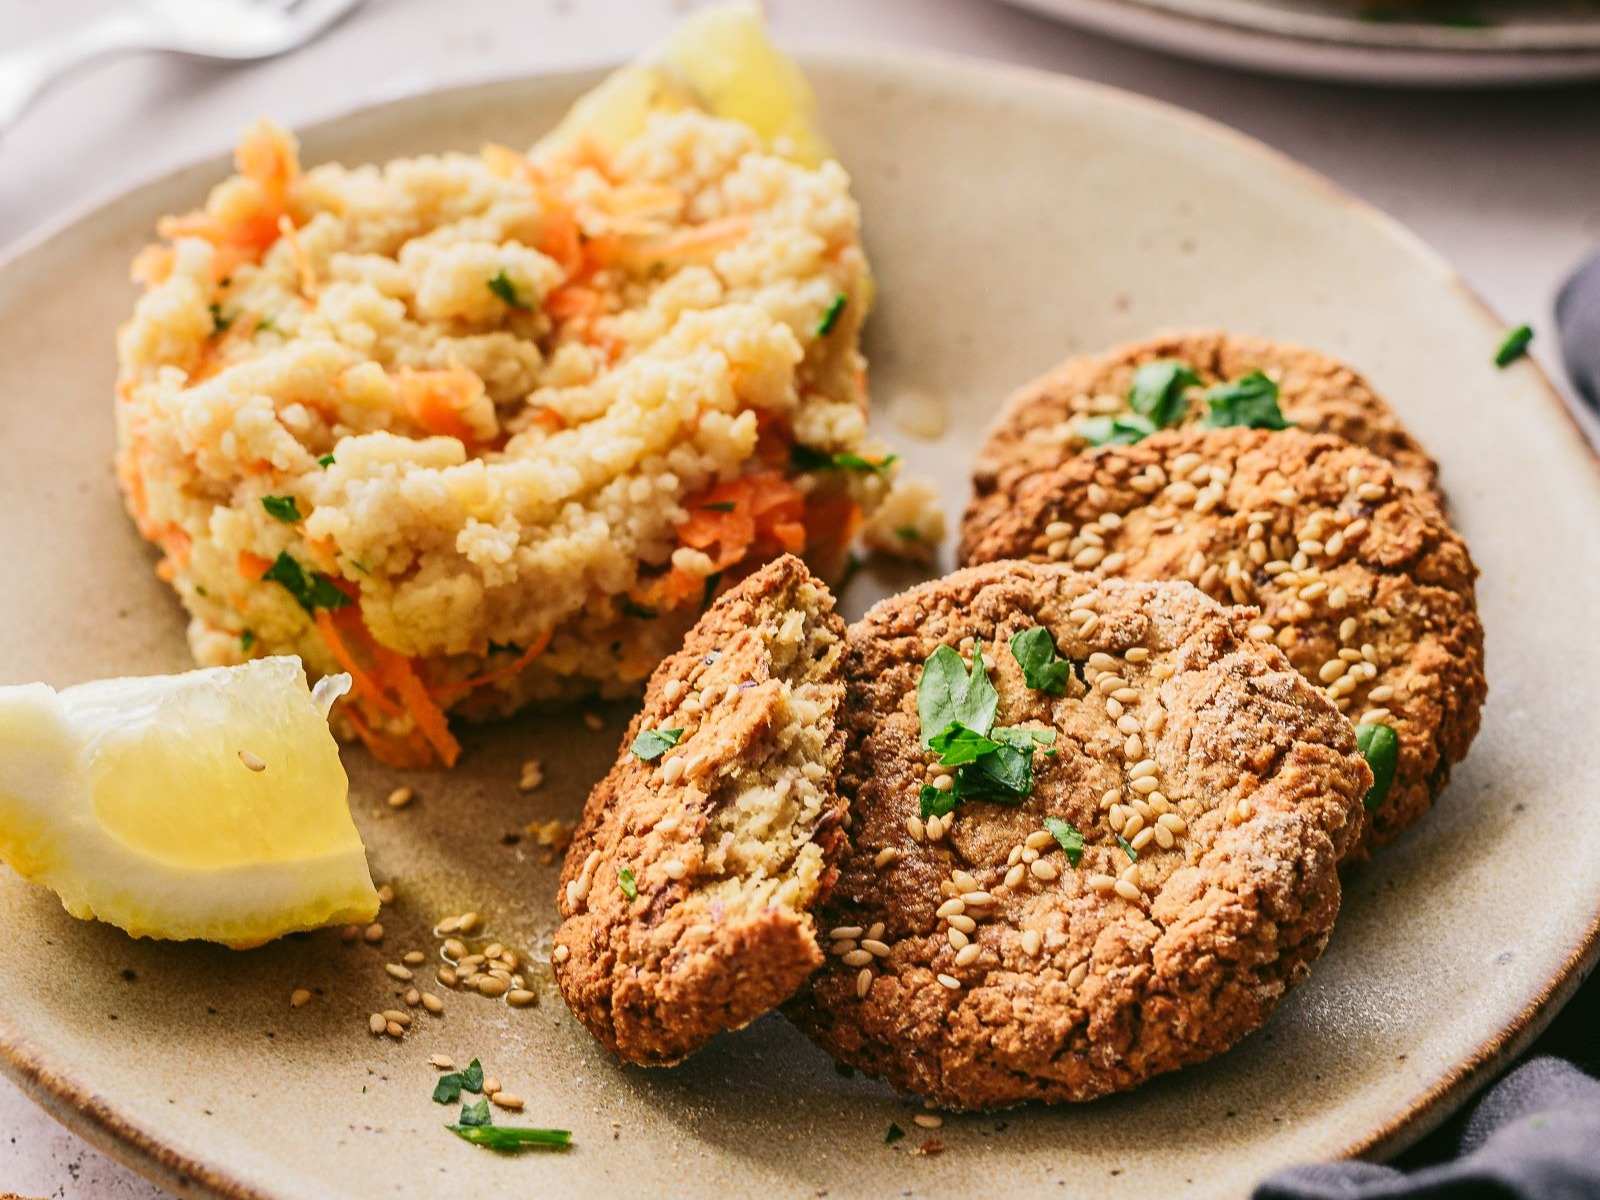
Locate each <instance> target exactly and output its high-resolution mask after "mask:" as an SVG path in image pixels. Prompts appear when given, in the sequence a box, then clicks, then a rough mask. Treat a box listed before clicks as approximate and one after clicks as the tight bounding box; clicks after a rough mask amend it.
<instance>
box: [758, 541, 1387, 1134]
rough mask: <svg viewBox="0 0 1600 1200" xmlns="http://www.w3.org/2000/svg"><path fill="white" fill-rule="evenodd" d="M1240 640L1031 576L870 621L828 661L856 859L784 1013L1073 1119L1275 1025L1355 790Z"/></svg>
mask: <svg viewBox="0 0 1600 1200" xmlns="http://www.w3.org/2000/svg"><path fill="white" fill-rule="evenodd" d="M1248 623H1249V617H1248V614H1247V613H1244V612H1242V611H1240V610H1236V609H1227V608H1224V607H1223V606H1221V605H1219V604H1218V603H1216V602H1215V601H1213V600H1211V599H1210V598H1208V597H1206V596H1205V595H1203V594H1202V593H1201V592H1200V591H1198V590H1197V589H1196V588H1194V587H1192V586H1190V585H1188V584H1183V583H1130V582H1126V581H1122V580H1107V581H1101V580H1096V579H1095V578H1093V577H1092V576H1089V575H1085V574H1081V573H1078V572H1075V571H1072V570H1070V569H1068V568H1065V567H1061V566H1057V565H1052V564H1032V563H991V564H987V565H984V566H979V567H974V568H969V569H967V570H963V571H958V572H956V573H955V574H953V575H950V576H948V577H946V578H944V579H942V580H938V581H936V582H933V583H928V584H924V585H923V586H921V587H917V588H914V589H912V590H911V591H909V592H906V593H905V594H903V595H900V596H897V597H894V598H892V599H889V600H886V601H884V602H882V603H880V604H878V605H877V606H876V607H874V608H873V609H872V610H871V611H870V612H869V613H868V614H867V616H866V617H865V618H864V619H863V620H862V621H860V622H859V623H857V624H856V625H854V626H852V627H851V629H850V633H849V640H848V644H847V648H846V652H845V657H844V660H843V672H844V676H845V679H846V683H847V687H848V693H847V696H846V701H845V706H844V712H845V718H844V719H845V723H846V726H847V729H848V732H849V738H850V741H849V748H848V751H847V753H846V756H845V766H844V772H843V775H842V776H841V787H842V788H844V790H845V791H846V792H847V793H848V794H850V796H851V798H852V808H851V818H852V827H851V840H852V846H851V849H850V851H849V853H848V854H847V855H846V856H845V858H844V861H843V862H842V863H841V866H840V874H839V881H838V883H837V885H836V886H835V888H834V889H833V892H832V893H831V895H830V897H829V899H828V901H827V902H826V904H825V905H824V907H823V909H822V910H821V912H820V913H819V914H818V920H819V922H820V924H821V926H822V928H824V929H825V930H827V931H828V935H829V940H830V943H831V947H830V950H829V952H828V956H827V965H826V966H825V967H823V969H822V970H821V971H819V972H818V973H817V974H816V975H815V976H814V977H813V979H812V982H811V985H810V986H809V988H808V989H807V990H806V991H804V992H802V993H801V994H800V995H799V996H798V997H797V998H796V999H795V1000H794V1001H793V1002H792V1003H791V1004H790V1006H789V1008H788V1010H787V1011H788V1012H789V1014H790V1016H791V1017H792V1018H793V1019H794V1020H795V1021H796V1022H797V1023H798V1024H799V1025H800V1027H801V1028H802V1029H803V1030H805V1032H806V1033H807V1034H808V1035H809V1036H810V1037H811V1038H812V1039H813V1040H814V1041H816V1042H817V1043H818V1044H819V1045H820V1046H822V1047H823V1048H824V1049H826V1050H827V1051H828V1052H829V1053H831V1054H833V1055H834V1056H835V1057H836V1058H838V1059H839V1060H840V1061H842V1062H844V1063H847V1064H849V1065H851V1066H853V1067H857V1068H859V1069H861V1070H863V1071H866V1072H869V1073H871V1074H874V1075H881V1076H883V1077H885V1078H887V1079H888V1080H889V1081H890V1082H891V1083H892V1084H893V1085H894V1086H895V1087H896V1088H899V1089H901V1090H902V1091H905V1092H909V1093H913V1094H917V1095H920V1096H923V1097H925V1098H926V1099H927V1100H929V1101H932V1102H934V1103H937V1104H939V1105H941V1106H945V1107H950V1108H993V1107H1000V1106H1004V1105H1009V1104H1016V1103H1020V1102H1023V1101H1027V1100H1045V1101H1065V1100H1087V1099H1091V1098H1093V1097H1096V1096H1100V1095H1103V1094H1105V1093H1107V1092H1113V1091H1119V1090H1122V1089H1126V1088H1130V1087H1133V1086H1135V1085H1136V1084H1138V1083H1140V1082H1142V1081H1143V1080H1145V1079H1148V1078H1149V1077H1150V1076H1152V1075H1155V1074H1157V1073H1160V1072H1163V1071H1169V1070H1172V1069H1174V1068H1176V1067H1181V1066H1184V1065H1185V1064H1189V1063H1195V1062H1199V1061H1201V1060H1203V1059H1206V1058H1209V1057H1211V1056H1212V1055H1214V1054H1217V1053H1219V1052H1220V1051H1222V1050H1224V1049H1226V1048H1227V1047H1229V1046H1230V1045H1232V1044H1233V1043H1235V1042H1236V1041H1238V1040H1239V1038H1241V1037H1243V1036H1244V1035H1245V1034H1247V1033H1249V1032H1250V1031H1251V1030H1253V1029H1255V1028H1256V1027H1257V1026H1259V1025H1260V1024H1261V1023H1262V1022H1263V1021H1264V1020H1266V1018H1267V1017H1268V1015H1269V1014H1270V1013H1271V1012H1272V1011H1273V1009H1274V1008H1275V1007H1276V1006H1277V1004H1278V1002H1279V1001H1280V1000H1281V999H1282V998H1283V996H1284V994H1285V992H1286V991H1287V990H1288V988H1289V987H1290V986H1292V985H1293V984H1294V983H1296V982H1298V981H1299V980H1300V979H1301V978H1303V977H1304V976H1305V974H1306V973H1307V970H1308V969H1309V966H1310V964H1311V963H1312V961H1314V960H1315V959H1316V957H1317V956H1318V955H1319V954H1320V953H1321V951H1322V948H1323V946H1324V944H1325V943H1326V941H1327V937H1328V933H1329V931H1330V930H1331V929H1332V927H1333V920H1334V916H1335V914H1336V913H1337V911H1338V907H1339V878H1338V872H1337V869H1336V866H1337V863H1338V861H1339V859H1340V857H1341V855H1342V854H1343V853H1344V852H1345V850H1346V849H1347V846H1348V843H1349V842H1350V840H1351V839H1352V838H1353V837H1354V836H1355V835H1356V833H1357V832H1358V831H1359V829H1360V823H1359V814H1360V811H1361V797H1362V795H1363V794H1364V792H1365V791H1366V789H1367V787H1368V785H1369V784H1370V782H1371V778H1372V776H1371V773H1370V772H1369V771H1368V769H1367V766H1366V764H1365V763H1364V762H1363V761H1362V758H1361V756H1360V754H1359V752H1358V751H1357V749H1356V745H1355V738H1354V735H1353V733H1352V731H1351V729H1350V725H1349V723H1348V722H1347V721H1345V720H1344V719H1343V718H1342V717H1340V716H1339V714H1338V712H1337V710H1336V709H1335V708H1334V707H1333V705H1332V704H1331V703H1330V702H1329V701H1328V699H1327V697H1326V696H1325V695H1323V694H1321V693H1320V692H1319V691H1318V690H1317V689H1315V688H1313V687H1311V686H1310V685H1309V684H1307V683H1306V682H1305V680H1304V679H1302V678H1301V677H1300V676H1299V675H1298V674H1297V673H1296V672H1295V671H1294V670H1293V669H1292V668H1291V667H1290V666H1289V664H1288V662H1287V660H1285V658H1284V657H1283V655H1282V653H1281V652H1279V651H1278V650H1277V649H1276V648H1274V647H1272V646H1270V645H1268V644H1266V643H1263V642H1259V641H1256V640H1254V639H1252V638H1250V637H1249V636H1248V634H1247V632H1246V626H1247V625H1248ZM980 642H981V650H980V647H979V643H980ZM980 661H981V662H982V663H983V664H985V665H984V666H982V667H980V666H979V665H978V664H979V662H980ZM947 718H949V719H948V720H947ZM935 727H937V731H935ZM980 735H982V736H980ZM1000 747H1006V748H1008V749H1010V750H1013V751H1015V753H1007V752H1005V751H1003V750H1002V749H1000ZM1018 747H1022V749H1020V750H1019V749H1017V748H1018ZM1023 757H1031V764H1030V765H1029V766H1028V767H1027V768H1026V769H1023V767H1022V764H1021V761H1020V760H1021V758H1023Z"/></svg>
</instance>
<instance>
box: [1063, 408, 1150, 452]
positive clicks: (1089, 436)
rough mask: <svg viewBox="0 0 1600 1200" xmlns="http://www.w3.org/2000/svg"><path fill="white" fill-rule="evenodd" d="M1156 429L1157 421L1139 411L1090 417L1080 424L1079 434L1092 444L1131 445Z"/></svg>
mask: <svg viewBox="0 0 1600 1200" xmlns="http://www.w3.org/2000/svg"><path fill="white" fill-rule="evenodd" d="M1155 431H1156V426H1155V422H1153V421H1152V420H1150V418H1149V417H1141V416H1140V415H1139V414H1138V413H1122V414H1121V415H1119V416H1115V417H1090V418H1089V419H1088V420H1087V421H1083V422H1081V423H1080V424H1079V425H1078V436H1079V437H1081V438H1082V439H1083V440H1084V441H1086V442H1088V443H1089V444H1090V445H1091V446H1131V445H1133V444H1134V443H1135V442H1140V441H1143V440H1144V439H1145V438H1147V437H1149V436H1150V435H1151V434H1152V433H1154V432H1155Z"/></svg>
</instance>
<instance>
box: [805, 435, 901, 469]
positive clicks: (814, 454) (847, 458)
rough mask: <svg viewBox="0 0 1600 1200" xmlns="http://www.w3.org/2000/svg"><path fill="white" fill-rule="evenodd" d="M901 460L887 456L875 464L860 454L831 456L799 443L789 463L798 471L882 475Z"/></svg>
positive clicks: (897, 456) (894, 456)
mask: <svg viewBox="0 0 1600 1200" xmlns="http://www.w3.org/2000/svg"><path fill="white" fill-rule="evenodd" d="M899 460H900V456H899V455H898V454H885V455H884V456H883V457H882V458H880V459H878V460H877V461H875V462H874V461H873V460H872V459H870V458H863V457H861V455H859V454H829V453H828V452H827V451H825V450H818V449H817V448H816V447H814V446H802V445H800V444H799V443H798V442H796V443H795V445H794V446H793V447H791V448H790V450H789V462H790V463H791V465H793V467H794V469H795V470H797V471H829V470H832V471H876V472H878V474H880V475H881V474H883V473H885V472H886V471H888V469H889V467H890V465H891V464H893V463H896V462H898V461H899Z"/></svg>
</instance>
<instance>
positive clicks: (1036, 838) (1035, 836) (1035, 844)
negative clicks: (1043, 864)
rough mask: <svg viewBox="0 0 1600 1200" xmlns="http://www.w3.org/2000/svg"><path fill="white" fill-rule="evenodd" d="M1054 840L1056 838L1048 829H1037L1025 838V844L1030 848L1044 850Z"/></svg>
mask: <svg viewBox="0 0 1600 1200" xmlns="http://www.w3.org/2000/svg"><path fill="white" fill-rule="evenodd" d="M1053 841H1055V838H1054V837H1053V836H1052V835H1051V833H1050V831H1049V830H1048V829H1035V830H1034V831H1033V832H1032V833H1030V834H1029V835H1028V836H1027V838H1026V839H1024V842H1023V844H1024V845H1026V846H1027V847H1028V848H1029V849H1030V850H1043V849H1044V848H1045V847H1046V846H1048V845H1049V844H1050V843H1051V842H1053Z"/></svg>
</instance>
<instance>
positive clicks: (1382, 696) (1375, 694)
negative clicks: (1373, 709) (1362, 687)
mask: <svg viewBox="0 0 1600 1200" xmlns="http://www.w3.org/2000/svg"><path fill="white" fill-rule="evenodd" d="M1367 698H1368V699H1369V700H1373V701H1375V702H1377V703H1379V704H1383V703H1386V702H1388V701H1390V700H1392V699H1394V688H1393V687H1391V686H1390V685H1389V684H1387V683H1385V684H1382V685H1381V686H1379V687H1375V688H1373V689H1372V690H1371V691H1370V692H1368V693H1367Z"/></svg>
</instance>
